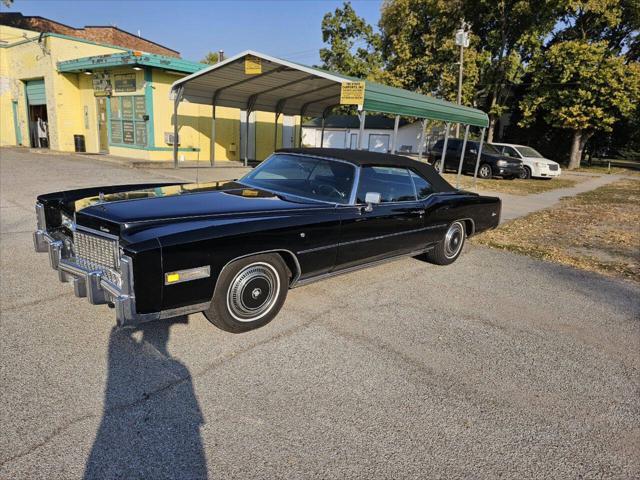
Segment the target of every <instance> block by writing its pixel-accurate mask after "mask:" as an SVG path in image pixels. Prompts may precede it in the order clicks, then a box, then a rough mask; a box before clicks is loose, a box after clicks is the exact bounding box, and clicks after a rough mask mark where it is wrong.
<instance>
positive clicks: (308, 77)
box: [171, 50, 489, 176]
mask: <svg viewBox="0 0 640 480" xmlns="http://www.w3.org/2000/svg"><path fill="white" fill-rule="evenodd" d="M354 84H360V87H361V86H362V84H363V86H364V92H362V93H363V95H362V96H361V97H360V100H359V101H358V102H357V103H358V110H359V111H360V134H359V136H358V148H359V149H362V143H363V142H362V137H363V130H364V118H365V115H366V112H367V111H374V112H381V113H388V114H392V115H396V124H395V129H394V137H393V141H392V145H393V146H392V148H391V151H392V153H395V149H396V136H397V131H398V123H399V119H400V116H408V117H417V118H421V119H423V127H422V139H424V134H425V128H426V121H427V120H436V121H442V122H445V124H446V127H445V139H444V145H443V147H444V148H443V155H442V159H441V161H440V171H441V172H442V171H443V170H444V155H445V153H446V149H447V142H448V139H449V133H450V129H451V124H455V123H459V124H463V125H466V128H465V135H464V142H463V150H462V153H461V156H460V165H459V168H458V175H460V172H461V169H462V160H463V158H464V152H465V148H466V144H467V138H468V135H469V127H470V126H475V127H479V128H481V129H482V133H481V137H480V148H479V149H478V158H477V160H476V169H475V170H476V172H475V175H477V170H478V163H479V160H480V155H481V151H482V142H483V139H484V131H485V128H486V127H487V126H488V124H489V118H488V116H487V114H486V113H484V112H482V111H480V110H477V109H474V108H470V107H465V106H461V105H456V104H454V103H450V102H446V101H444V100H439V99H436V98H433V97H430V96H428V95H422V94H420V93H416V92H410V91H408V90H403V89H400V88H394V87H388V86H385V85H380V84H377V83H374V82H370V81H368V80H364V81H363V80H361V79H358V78H354V77H348V76H345V75H341V74H338V73H334V72H329V71H327V70H323V69H319V68H314V67H308V66H305V65H300V64H297V63H294V62H290V61H288V60H282V59H279V58H275V57H272V56H270V55H265V54H263V53H259V52H255V51H252V50H247V51H245V52H242V53H240V54H238V55H235V56H233V57H230V58H228V59H226V60H224V61H222V62H219V63H216V64H214V65H212V66H210V67H208V68H205V69H203V70H200V71H198V72H195V73H193V74H191V75H189V76H187V77H184V78H182V79H180V80H178V81H176V82H175V83H174V84H173V85H172V87H171V95H172V98H173V101H174V138H178V136H177V134H178V121H177V119H178V115H177V113H178V106H179V104H180V102H182V101H185V102H191V103H199V104H203V105H212V106H213V119H212V120H213V121H212V132H211V144H212V148H211V164H212V165H213V164H214V162H215V148H213V146H214V145H215V128H216V127H215V123H216V122H215V107H216V106H222V107H232V108H238V109H241V110H246V112H247V113H246V118H247V121H246V126H247V133H248V127H249V121H248V119H249V115H250V113H251V112H253V111H263V112H274V113H275V130H276V131H275V138H277V128H278V126H277V125H278V123H277V122H278V117H279V116H280V115H281V114H284V115H300V116H305V115H306V116H321V117H322V118H323V119H324V118H325V117H326V114H327V113H328V111H329V110H330V109H331V108H332V107H335V106H338V105H341V104H344V103H341V93H343V89H344V88H345V86H353V85H354ZM347 88H348V87H347ZM352 104H353V103H352ZM245 142H246V144H247V145H248V134H247V135H245ZM274 143H275V139H274ZM299 143H300V142H299ZM423 143H424V142H423V140H421V142H420V151H419V156H420V157H422V144H423ZM177 144H178V142H174V146H173V159H174V164H175V165H176V166H177V161H178V151H177V146H178V145H177ZM321 145H322V143H321ZM247 150H248V148H245V156H244V161H245V165H246V164H247V161H248V154H247ZM475 175H474V176H475Z"/></svg>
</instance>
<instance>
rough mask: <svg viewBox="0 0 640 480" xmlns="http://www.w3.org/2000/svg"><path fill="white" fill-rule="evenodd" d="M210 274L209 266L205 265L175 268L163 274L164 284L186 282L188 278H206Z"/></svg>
mask: <svg viewBox="0 0 640 480" xmlns="http://www.w3.org/2000/svg"><path fill="white" fill-rule="evenodd" d="M210 276H211V267H210V266H209V265H206V266H204V267H196V268H189V269H187V270H177V271H175V272H169V273H165V274H164V284H165V285H173V284H176V283H182V282H188V281H190V280H199V279H201V278H207V277H210Z"/></svg>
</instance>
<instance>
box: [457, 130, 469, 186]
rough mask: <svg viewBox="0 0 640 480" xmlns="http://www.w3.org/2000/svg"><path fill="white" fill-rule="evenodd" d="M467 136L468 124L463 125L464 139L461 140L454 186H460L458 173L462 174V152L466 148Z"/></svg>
mask: <svg viewBox="0 0 640 480" xmlns="http://www.w3.org/2000/svg"><path fill="white" fill-rule="evenodd" d="M467 138H469V125H467V126H466V127H464V140H463V141H462V152H460V163H459V164H458V176H457V177H456V188H460V175H462V163H463V162H464V152H465V151H466V149H467Z"/></svg>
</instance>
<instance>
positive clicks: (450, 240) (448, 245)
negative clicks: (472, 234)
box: [444, 222, 464, 258]
mask: <svg viewBox="0 0 640 480" xmlns="http://www.w3.org/2000/svg"><path fill="white" fill-rule="evenodd" d="M463 243H464V227H463V226H462V224H461V223H460V222H455V223H453V224H452V225H451V226H450V227H449V230H447V234H446V235H445V237H444V255H445V257H447V258H454V257H455V256H456V255H458V253H460V249H461V248H462V244H463Z"/></svg>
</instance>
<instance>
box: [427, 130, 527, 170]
mask: <svg viewBox="0 0 640 480" xmlns="http://www.w3.org/2000/svg"><path fill="white" fill-rule="evenodd" d="M443 144H444V140H438V141H437V142H436V143H435V145H434V146H433V147H432V148H431V152H430V153H429V159H430V162H431V164H432V165H433V166H434V167H435V168H436V170H439V169H440V159H441V158H442V145H443ZM478 147H479V144H478V142H474V141H468V142H467V148H466V150H465V153H464V161H463V162H462V171H463V172H465V173H471V174H473V172H474V171H475V168H476V159H477V158H478ZM461 150H462V140H460V139H458V138H450V139H449V141H448V143H447V155H446V157H445V161H444V170H445V172H446V171H447V170H453V171H456V172H457V171H458V164H459V163H460V151H461ZM522 169H523V166H522V160H518V159H515V158H511V157H506V156H504V155H502V154H501V153H500V152H499V151H498V150H497V149H496V148H495V147H494V146H492V145H487V144H486V143H485V144H484V145H483V146H482V155H481V156H480V165H479V166H478V177H480V178H491V177H502V178H506V179H509V180H511V179H514V178H516V177H518V176H519V175H520V174H521V173H522Z"/></svg>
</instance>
